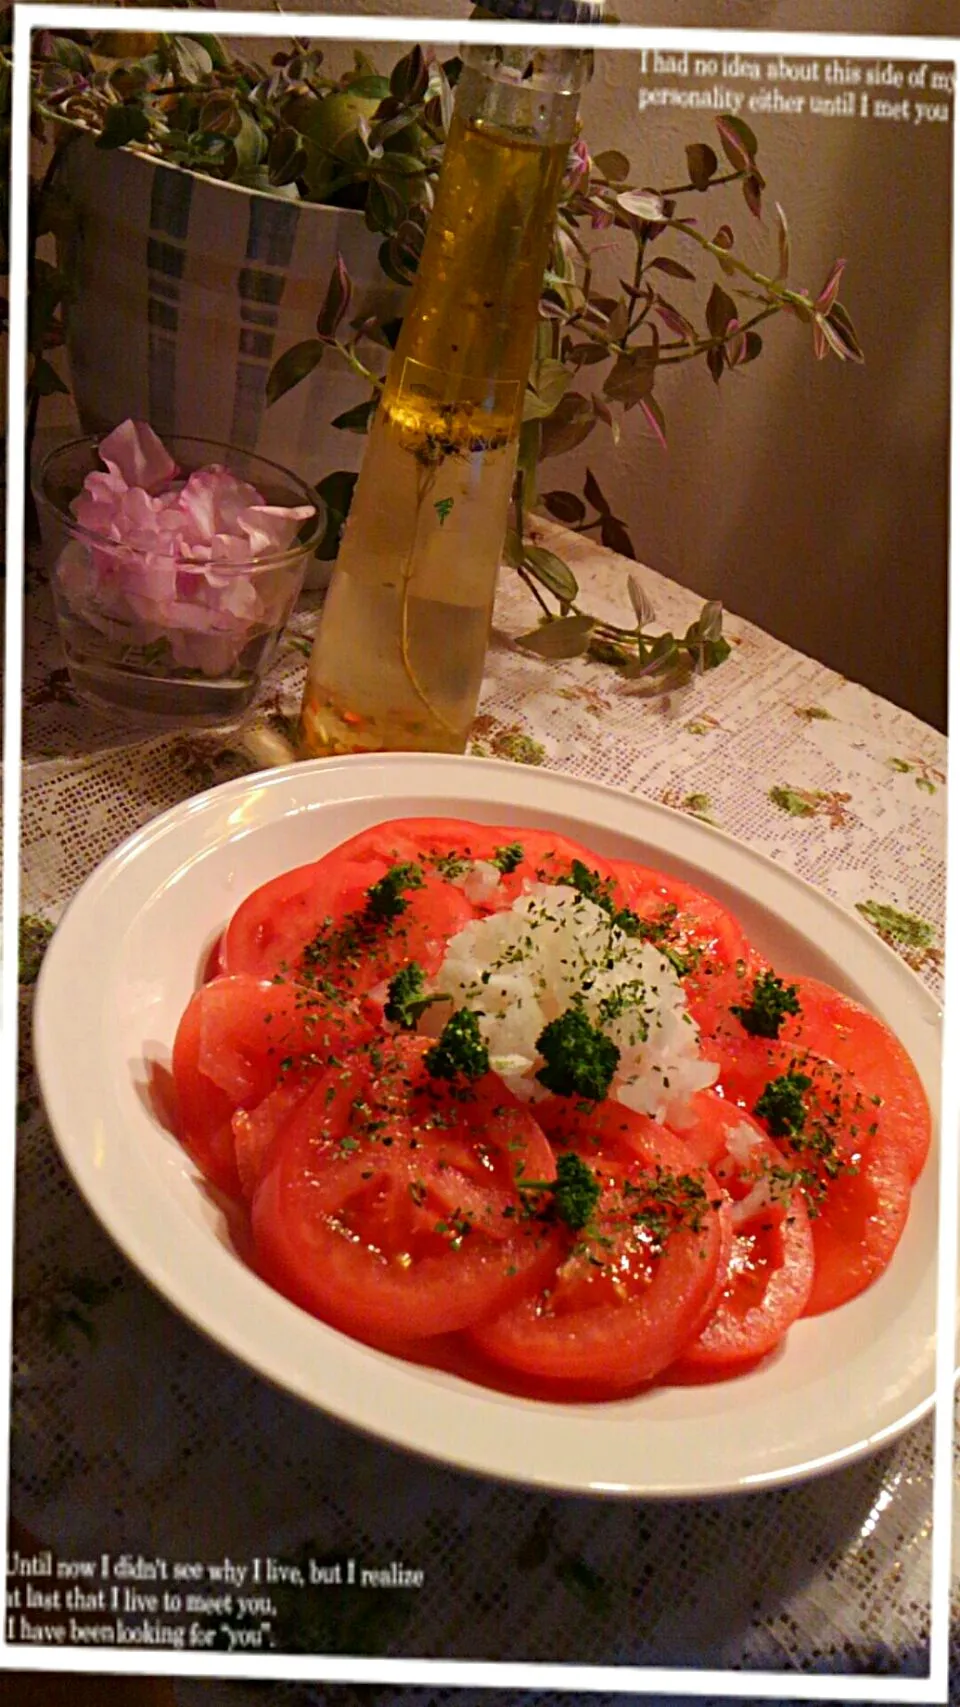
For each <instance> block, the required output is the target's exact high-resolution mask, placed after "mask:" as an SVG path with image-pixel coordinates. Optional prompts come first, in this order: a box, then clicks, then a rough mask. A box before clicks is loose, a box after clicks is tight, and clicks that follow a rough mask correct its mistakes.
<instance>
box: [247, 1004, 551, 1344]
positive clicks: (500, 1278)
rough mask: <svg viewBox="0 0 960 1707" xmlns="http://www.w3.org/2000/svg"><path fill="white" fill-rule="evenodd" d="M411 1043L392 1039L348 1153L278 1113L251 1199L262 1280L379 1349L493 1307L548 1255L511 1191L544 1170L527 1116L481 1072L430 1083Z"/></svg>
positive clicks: (530, 1281) (506, 1301)
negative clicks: (470, 1079)
mask: <svg viewBox="0 0 960 1707" xmlns="http://www.w3.org/2000/svg"><path fill="white" fill-rule="evenodd" d="M426 1047H427V1045H425V1044H423V1043H421V1042H420V1040H418V1039H415V1038H403V1039H400V1040H398V1044H397V1049H396V1051H392V1052H391V1059H390V1063H389V1065H388V1067H387V1068H386V1069H385V1070H384V1071H385V1074H386V1082H387V1083H388V1085H389V1089H390V1093H391V1094H390V1096H388V1097H384V1098H381V1097H380V1094H379V1084H380V1080H379V1077H376V1078H374V1077H371V1078H370V1080H369V1082H368V1083H367V1086H366V1089H365V1092H364V1098H363V1100H364V1113H363V1118H362V1119H361V1121H360V1122H359V1123H357V1122H353V1123H352V1124H351V1127H350V1131H351V1133H352V1134H355V1137H354V1138H353V1139H352V1140H351V1141H352V1142H353V1143H355V1145H356V1147H355V1148H354V1149H352V1150H351V1151H350V1152H349V1153H347V1154H344V1153H343V1141H342V1140H341V1144H340V1146H339V1150H338V1146H337V1145H336V1144H335V1143H334V1144H331V1143H330V1142H329V1135H325V1136H323V1137H321V1138H317V1137H316V1136H314V1134H313V1133H312V1132H311V1130H310V1126H309V1122H308V1121H307V1120H305V1119H303V1118H299V1119H295V1120H294V1121H293V1122H291V1123H290V1125H289V1126H288V1127H287V1129H286V1130H285V1131H282V1132H281V1133H280V1135H279V1136H278V1137H277V1139H276V1140H275V1141H274V1144H273V1147H272V1150H271V1153H270V1158H269V1162H268V1165H267V1167H266V1169H265V1171H264V1172H263V1174H262V1176H261V1178H260V1182H259V1184H258V1186H257V1188H256V1191H255V1194H254V1198H253V1205H252V1224H253V1233H254V1242H255V1247H256V1251H257V1260H258V1266H259V1270H260V1273H261V1274H262V1276H263V1277H264V1278H265V1279H266V1280H268V1281H269V1282H270V1283H271V1284H272V1285H274V1286H276V1287H277V1288H278V1289H279V1290H280V1291H281V1292H283V1293H285V1295H286V1296H287V1297H288V1298H290V1299H292V1300H293V1302H294V1303H297V1304H299V1305H300V1306H301V1307H302V1308H303V1309H306V1310H309V1311H310V1312H311V1313H312V1314H314V1315H317V1316H320V1317H322V1318H323V1319H324V1320H325V1321H328V1322H330V1323H331V1324H332V1325H333V1326H334V1327H337V1328H340V1329H342V1330H344V1331H345V1332H347V1333H351V1334H354V1335H355V1336H356V1337H357V1338H359V1339H363V1340H365V1341H367V1342H368V1343H370V1344H373V1345H379V1346H382V1347H385V1348H387V1349H397V1348H402V1346H403V1343H404V1342H405V1341H410V1340H420V1339H425V1338H431V1337H433V1336H435V1335H439V1334H445V1333H451V1332H454V1331H457V1330H459V1329H461V1328H464V1327H466V1326H468V1325H469V1324H471V1323H473V1322H477V1321H479V1320H481V1319H482V1318H484V1317H485V1316H488V1315H493V1314H496V1313H497V1312H498V1311H500V1310H502V1309H504V1308H505V1307H507V1306H508V1305H510V1304H512V1303H513V1302H515V1301H516V1300H517V1299H518V1298H520V1297H522V1296H523V1295H524V1294H525V1293H527V1292H528V1291H530V1290H532V1289H535V1288H536V1287H537V1286H539V1285H541V1284H543V1282H544V1281H545V1279H546V1278H547V1277H548V1276H549V1275H550V1274H551V1273H552V1272H553V1270H554V1269H555V1267H556V1264H557V1260H558V1255H559V1251H560V1237H559V1234H558V1232H557V1230H556V1229H553V1228H550V1227H547V1226H545V1225H544V1224H543V1223H542V1222H540V1221H537V1220H535V1219H534V1218H532V1217H530V1216H528V1215H526V1214H525V1213H524V1211H525V1202H524V1199H523V1198H522V1197H521V1195H520V1193H519V1192H518V1190H517V1187H516V1184H515V1181H516V1178H517V1176H518V1173H519V1174H521V1175H527V1174H529V1176H530V1177H535V1178H538V1179H551V1178H552V1177H553V1174H554V1172H555V1167H554V1162H553V1155H552V1151H551V1149H550V1146H549V1144H548V1143H547V1141H546V1139H545V1138H544V1136H543V1133H542V1132H541V1130H540V1128H539V1126H538V1125H537V1123H536V1121H535V1120H534V1119H533V1118H532V1116H531V1115H530V1113H529V1111H528V1110H527V1109H526V1108H525V1107H524V1106H523V1104H521V1103H519V1102H517V1101H516V1099H515V1098H513V1097H511V1096H510V1094H509V1093H508V1092H507V1091H506V1089H505V1088H504V1086H503V1085H502V1084H501V1083H500V1081H499V1080H497V1079H496V1078H495V1077H494V1075H493V1074H487V1075H486V1076H485V1077H484V1078H483V1079H481V1080H480V1081H478V1082H477V1083H476V1084H474V1085H469V1086H466V1085H463V1086H459V1085H458V1086H448V1085H445V1084H443V1083H438V1082H436V1081H430V1080H429V1075H428V1074H427V1073H426V1069H425V1068H424V1067H423V1054H424V1053H425V1050H426ZM301 1114H302V1109H301Z"/></svg>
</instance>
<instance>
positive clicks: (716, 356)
mask: <svg viewBox="0 0 960 1707" xmlns="http://www.w3.org/2000/svg"><path fill="white" fill-rule="evenodd" d="M725 366H726V363H725V361H724V359H723V347H722V345H720V344H711V346H710V348H709V350H708V351H707V367H708V368H709V369H710V375H711V378H712V379H713V380H714V382H715V383H716V384H717V385H719V384H720V377H721V375H722V373H723V370H724V368H725Z"/></svg>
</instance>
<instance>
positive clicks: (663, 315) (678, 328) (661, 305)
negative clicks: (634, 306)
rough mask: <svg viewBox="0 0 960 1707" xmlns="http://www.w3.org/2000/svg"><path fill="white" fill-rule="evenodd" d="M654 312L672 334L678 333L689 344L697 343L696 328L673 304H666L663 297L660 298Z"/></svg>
mask: <svg viewBox="0 0 960 1707" xmlns="http://www.w3.org/2000/svg"><path fill="white" fill-rule="evenodd" d="M653 311H654V313H655V314H659V316H660V319H661V320H662V321H663V324H664V325H665V326H667V327H669V329H670V331H671V332H676V333H677V334H678V335H679V336H680V337H681V338H683V339H684V341H685V342H686V343H688V344H695V343H696V341H697V334H696V330H695V328H694V327H693V326H692V325H691V324H690V321H689V320H688V319H687V317H686V315H685V314H681V313H680V310H679V308H674V306H673V303H672V302H666V301H665V300H664V298H663V297H662V296H658V297H657V300H656V303H655V304H654V310H653Z"/></svg>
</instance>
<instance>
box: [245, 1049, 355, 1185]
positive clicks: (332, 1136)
mask: <svg viewBox="0 0 960 1707" xmlns="http://www.w3.org/2000/svg"><path fill="white" fill-rule="evenodd" d="M365 1089H366V1081H365V1079H364V1077H363V1075H362V1073H361V1072H360V1071H358V1069H357V1067H356V1065H354V1064H352V1063H350V1062H348V1063H346V1064H345V1065H343V1066H336V1067H328V1068H327V1069H326V1070H325V1071H322V1072H319V1073H318V1072H317V1071H316V1069H315V1068H314V1069H311V1068H307V1069H299V1070H295V1071H293V1072H290V1073H288V1074H286V1075H285V1076H284V1077H283V1078H282V1079H280V1080H279V1081H278V1083H277V1084H276V1085H275V1086H274V1088H273V1090H272V1091H270V1093H269V1095H268V1096H266V1097H264V1099H263V1101H262V1102H259V1103H257V1105H256V1107H255V1108H253V1109H251V1110H247V1109H238V1111H237V1113H236V1114H235V1115H234V1116H233V1119H232V1121H231V1127H232V1131H233V1141H234V1150H235V1153H236V1161H237V1171H238V1173H239V1175H240V1185H241V1189H242V1191H243V1194H244V1196H245V1197H246V1198H248V1199H250V1198H252V1197H253V1194H254V1192H255V1191H256V1188H257V1186H258V1185H259V1184H260V1181H261V1179H262V1178H263V1175H264V1174H265V1173H266V1171H267V1169H268V1167H269V1166H270V1162H271V1159H272V1156H273V1151H274V1147H275V1146H276V1144H277V1143H278V1142H279V1141H280V1139H281V1137H282V1136H283V1135H284V1134H285V1133H287V1132H289V1131H290V1129H291V1127H293V1126H294V1125H295V1126H296V1129H297V1130H300V1129H301V1128H302V1129H303V1130H304V1131H305V1133H306V1134H307V1136H308V1137H309V1138H310V1140H311V1141H312V1142H313V1144H314V1145H315V1146H318V1147H319V1146H320V1145H324V1146H326V1145H332V1144H334V1143H337V1142H338V1141H342V1140H346V1145H347V1150H345V1151H344V1152H343V1153H349V1150H352V1149H353V1148H354V1144H353V1140H352V1139H351V1138H350V1136H349V1134H350V1127H351V1119H352V1115H353V1110H354V1103H355V1102H356V1101H357V1100H358V1099H362V1096H363V1093H364V1091H365Z"/></svg>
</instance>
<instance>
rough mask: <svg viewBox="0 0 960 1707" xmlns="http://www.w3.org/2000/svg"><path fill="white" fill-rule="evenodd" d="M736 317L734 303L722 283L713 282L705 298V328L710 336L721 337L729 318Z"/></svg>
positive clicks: (733, 318) (734, 318) (729, 320)
mask: <svg viewBox="0 0 960 1707" xmlns="http://www.w3.org/2000/svg"><path fill="white" fill-rule="evenodd" d="M736 318H737V307H736V303H735V302H734V301H733V299H732V298H731V297H729V296H728V295H727V293H726V291H725V290H724V288H723V286H722V285H718V284H715V285H714V287H713V289H712V290H711V292H710V295H709V297H708V299H707V312H706V320H707V330H708V332H709V333H710V336H711V337H712V338H722V337H723V335H724V333H725V331H726V330H727V327H728V326H729V324H730V322H731V320H736Z"/></svg>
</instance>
